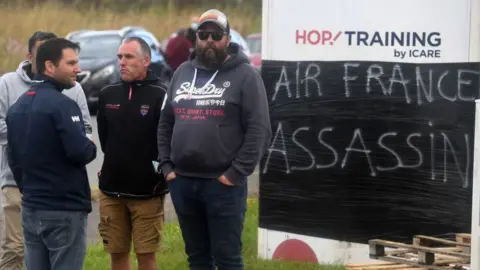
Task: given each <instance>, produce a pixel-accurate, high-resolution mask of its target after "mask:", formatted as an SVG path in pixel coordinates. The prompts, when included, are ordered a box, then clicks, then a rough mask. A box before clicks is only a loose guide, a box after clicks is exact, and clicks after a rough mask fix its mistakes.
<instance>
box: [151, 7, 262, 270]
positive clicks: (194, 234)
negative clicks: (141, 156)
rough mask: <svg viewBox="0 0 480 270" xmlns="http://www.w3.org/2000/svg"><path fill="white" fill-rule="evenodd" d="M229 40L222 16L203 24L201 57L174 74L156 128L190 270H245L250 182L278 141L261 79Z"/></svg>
mask: <svg viewBox="0 0 480 270" xmlns="http://www.w3.org/2000/svg"><path fill="white" fill-rule="evenodd" d="M230 39H231V38H230V27H229V24H228V21H227V18H226V16H225V15H224V14H223V13H221V12H220V11H218V10H209V11H207V12H205V13H204V14H203V15H202V16H201V17H200V24H199V27H198V31H197V46H196V48H195V52H194V53H193V54H192V56H191V59H190V61H187V62H185V63H183V64H182V65H180V67H179V68H178V69H177V71H176V72H175V74H174V75H173V79H172V81H171V84H170V87H169V88H168V94H167V98H166V99H165V103H164V106H162V116H161V120H160V124H159V127H158V148H159V161H160V166H161V171H162V173H163V174H164V176H165V177H166V180H167V181H168V186H169V190H170V194H171V197H172V201H173V205H174V206H175V210H176V212H177V215H178V220H179V222H180V228H181V229H182V234H183V239H184V240H185V249H186V253H187V255H188V260H189V264H190V269H192V270H197V269H198V270H200V269H215V265H216V266H218V269H219V270H233V269H235V270H241V269H244V265H243V258H242V240H241V235H242V229H243V222H244V219H245V211H246V197H247V176H249V175H250V174H252V173H253V171H254V170H255V167H256V165H257V164H258V162H259V161H260V158H261V157H262V155H263V153H264V151H265V150H266V147H267V144H268V142H269V140H270V137H271V134H272V132H271V128H270V117H269V113H268V102H267V95H266V91H265V87H264V85H263V81H262V78H261V77H260V75H259V74H258V72H256V71H255V70H254V69H253V67H252V66H251V65H250V63H249V61H248V58H247V56H246V55H245V54H244V53H243V52H242V50H241V49H240V46H239V45H238V44H235V43H233V42H232V43H230Z"/></svg>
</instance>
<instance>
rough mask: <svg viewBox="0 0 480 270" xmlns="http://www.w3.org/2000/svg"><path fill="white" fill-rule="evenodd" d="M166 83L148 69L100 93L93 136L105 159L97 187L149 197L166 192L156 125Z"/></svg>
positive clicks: (130, 196) (119, 194)
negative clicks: (157, 168)
mask: <svg viewBox="0 0 480 270" xmlns="http://www.w3.org/2000/svg"><path fill="white" fill-rule="evenodd" d="M166 89H167V87H166V86H165V85H164V84H162V83H161V82H160V81H159V79H158V78H157V77H156V76H155V75H154V74H153V73H151V72H149V73H148V74H147V77H146V78H145V79H144V80H141V81H133V82H128V83H127V82H120V83H118V84H112V85H109V86H107V87H105V88H104V89H102V91H101V92H100V94H99V100H98V113H97V123H98V135H99V140H100V145H101V148H102V151H103V152H104V154H105V156H104V160H103V165H102V169H101V171H100V173H99V188H100V190H102V191H103V192H104V193H106V194H107V195H112V196H116V197H126V198H150V197H153V196H158V195H162V194H165V193H167V191H168V190H167V185H166V182H165V180H164V178H163V176H162V175H161V174H159V173H157V172H156V171H155V169H154V166H153V161H156V160H157V155H158V153H157V152H158V150H157V126H158V121H159V118H160V111H161V106H162V103H163V99H164V97H165V93H166Z"/></svg>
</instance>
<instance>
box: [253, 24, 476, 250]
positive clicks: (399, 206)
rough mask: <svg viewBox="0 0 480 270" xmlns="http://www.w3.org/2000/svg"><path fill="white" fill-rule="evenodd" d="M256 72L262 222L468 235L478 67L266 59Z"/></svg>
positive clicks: (320, 232) (306, 228)
mask: <svg viewBox="0 0 480 270" xmlns="http://www.w3.org/2000/svg"><path fill="white" fill-rule="evenodd" d="M301 34H302V35H303V36H304V38H303V37H302V38H301V39H300V40H299V42H300V43H302V42H303V40H306V42H307V43H308V42H309V41H308V40H309V38H310V41H312V42H318V45H321V44H322V41H321V39H320V41H318V40H319V39H318V38H317V35H316V34H311V36H310V37H309V36H308V35H309V33H308V32H306V33H301ZM326 37H327V38H328V37H329V35H327V36H326ZM356 38H357V37H356V36H352V39H356ZM432 38H433V37H432ZM354 42H356V41H354ZM327 44H328V43H327ZM327 44H326V45H327ZM327 46H328V45H327ZM405 49H406V48H405ZM405 53H406V51H405ZM406 55H408V53H407V54H406ZM434 55H435V54H434ZM262 77H263V79H264V82H265V88H266V91H267V97H268V99H269V101H270V102H269V110H270V119H271V126H272V130H273V132H274V134H273V136H272V140H271V141H270V144H269V145H268V147H267V151H266V153H265V155H264V157H263V159H262V162H261V167H260V168H261V170H260V171H261V173H260V201H261V203H260V215H259V226H260V227H262V228H265V229H269V230H277V231H282V232H291V233H296V234H301V235H309V236H314V237H320V238H328V239H337V240H339V241H348V242H357V243H365V244H367V243H368V240H369V239H372V238H375V237H378V235H381V236H382V238H386V239H388V240H394V241H408V239H410V238H411V236H412V235H416V234H429V235H441V234H445V233H448V232H452V231H468V230H470V228H471V199H472V174H473V173H472V172H473V148H474V145H473V144H474V143H473V138H474V136H473V134H474V128H473V127H474V120H475V104H474V100H475V99H477V98H478V97H479V96H480V93H479V92H480V65H478V63H448V64H413V63H412V64H409V63H387V62H363V61H348V62H298V61H295V62H289V61H270V60H265V61H263V62H262ZM432 224H434V226H432Z"/></svg>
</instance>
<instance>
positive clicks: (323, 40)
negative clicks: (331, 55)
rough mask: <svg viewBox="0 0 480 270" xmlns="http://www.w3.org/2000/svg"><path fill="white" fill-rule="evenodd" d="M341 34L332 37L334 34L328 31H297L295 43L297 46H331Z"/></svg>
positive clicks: (339, 32)
mask: <svg viewBox="0 0 480 270" xmlns="http://www.w3.org/2000/svg"><path fill="white" fill-rule="evenodd" d="M342 33H343V32H342V31H338V32H337V33H335V35H334V33H333V32H332V31H329V30H323V31H319V30H297V31H296V33H295V42H296V43H297V44H310V45H319V44H321V45H325V44H327V43H329V44H330V45H333V44H335V42H336V41H337V39H338V38H339V37H340V36H341V35H342Z"/></svg>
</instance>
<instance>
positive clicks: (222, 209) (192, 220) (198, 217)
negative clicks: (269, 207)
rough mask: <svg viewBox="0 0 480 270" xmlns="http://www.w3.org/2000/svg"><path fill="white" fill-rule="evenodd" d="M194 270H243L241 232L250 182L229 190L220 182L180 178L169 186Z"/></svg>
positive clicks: (189, 259)
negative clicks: (216, 269)
mask: <svg viewBox="0 0 480 270" xmlns="http://www.w3.org/2000/svg"><path fill="white" fill-rule="evenodd" d="M168 187H169V189H170V195H171V197H172V202H173V205H174V207H175V211H176V212H177V216H178V221H179V223H180V229H181V230H182V236H183V239H184V241H185V252H186V253H187V255H188V263H189V265H190V269H191V270H213V269H215V266H217V267H218V269H219V270H243V269H244V264H243V256H242V231H243V223H244V221H245V211H246V205H247V192H248V188H247V181H245V183H244V184H242V185H240V186H226V185H224V184H222V183H221V182H220V181H218V180H217V179H196V178H189V177H184V176H179V175H177V177H176V178H175V179H173V180H172V181H170V182H169V183H168Z"/></svg>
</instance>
